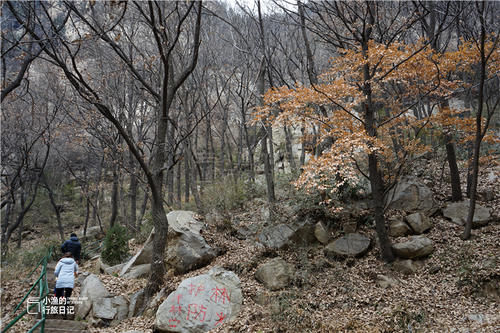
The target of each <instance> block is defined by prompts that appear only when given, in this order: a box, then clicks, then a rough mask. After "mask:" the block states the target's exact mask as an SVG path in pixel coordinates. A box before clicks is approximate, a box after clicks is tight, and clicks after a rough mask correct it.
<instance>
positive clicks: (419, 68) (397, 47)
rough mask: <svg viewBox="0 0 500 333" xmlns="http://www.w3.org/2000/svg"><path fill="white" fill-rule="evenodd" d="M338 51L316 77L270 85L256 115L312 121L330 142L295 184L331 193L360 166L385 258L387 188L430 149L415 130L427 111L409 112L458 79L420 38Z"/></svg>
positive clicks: (370, 42) (263, 118)
mask: <svg viewBox="0 0 500 333" xmlns="http://www.w3.org/2000/svg"><path fill="white" fill-rule="evenodd" d="M338 51H339V53H340V55H339V56H337V57H335V58H333V59H332V61H331V68H330V70H329V71H327V72H326V73H324V74H323V75H321V76H320V82H318V84H315V85H312V86H310V87H306V86H303V85H300V84H297V85H296V86H295V87H294V88H287V87H281V88H273V89H271V90H269V91H268V92H267V93H266V94H265V96H264V98H265V107H263V108H261V109H259V110H258V111H257V112H256V113H255V119H257V120H259V121H270V122H272V123H273V124H274V125H280V124H295V123H298V122H299V123H301V124H303V126H305V127H309V128H313V127H314V128H315V129H316V131H317V135H318V139H319V140H318V141H319V142H325V141H329V142H332V143H331V144H330V147H329V148H328V149H326V150H325V151H324V152H323V154H321V155H320V156H318V157H312V158H311V160H310V162H309V163H308V164H307V165H306V166H305V167H304V171H303V173H302V174H301V175H300V177H299V179H298V180H297V182H296V185H297V186H300V187H303V188H305V189H306V190H311V189H320V190H323V191H326V192H328V193H331V194H335V192H337V191H338V189H339V188H340V187H342V186H343V185H344V184H346V183H356V182H358V181H359V176H360V173H361V174H363V175H365V176H366V177H367V178H368V179H369V181H370V185H371V191H372V198H373V207H374V216H375V225H376V231H377V236H378V238H379V244H380V246H381V252H382V257H383V259H384V260H386V261H389V262H390V261H392V260H394V255H393V253H392V248H391V242H390V240H389V238H388V236H387V232H386V224H385V216H384V214H385V204H386V200H385V199H386V197H387V193H388V192H389V190H390V188H391V187H392V186H393V185H394V184H395V182H396V181H397V178H398V176H399V175H401V174H402V173H403V171H404V169H405V168H406V167H408V161H409V160H410V159H411V158H413V157H414V156H417V155H420V154H422V153H423V152H425V151H426V150H428V147H426V146H425V145H424V144H423V143H422V142H421V140H420V138H419V135H420V134H421V130H422V129H423V128H424V127H425V126H426V125H428V123H429V122H430V117H427V118H416V117H414V115H413V108H414V107H415V106H416V105H417V104H418V103H419V102H420V101H421V100H422V99H424V98H425V99H427V100H441V99H442V98H443V97H444V96H447V94H448V93H449V92H450V91H452V90H454V89H456V88H457V86H458V83H457V82H454V81H452V80H447V79H446V77H447V72H446V71H443V70H442V69H441V68H444V69H445V70H447V69H448V67H449V66H448V65H447V64H448V61H449V57H446V56H444V55H440V54H436V53H435V51H434V50H433V49H432V48H431V47H430V46H429V43H428V42H427V41H424V40H421V41H418V42H416V43H414V44H405V43H402V42H392V43H390V44H389V45H387V44H382V43H377V42H375V41H374V40H361V41H360V42H359V43H357V44H356V45H355V46H353V47H351V48H349V49H340V50H338ZM320 108H321V112H320V111H319V109H320ZM276 110H279V111H280V112H275V111H276ZM335 208H338V207H335Z"/></svg>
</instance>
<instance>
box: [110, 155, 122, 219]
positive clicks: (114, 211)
mask: <svg viewBox="0 0 500 333" xmlns="http://www.w3.org/2000/svg"><path fill="white" fill-rule="evenodd" d="M117 169H118V164H117V163H114V165H113V186H112V189H111V217H110V218H109V227H110V228H112V227H113V226H114V225H115V222H116V218H117V216H118V201H119V200H118V195H119V194H118V188H119V186H120V180H119V177H120V176H119V174H118V170H117Z"/></svg>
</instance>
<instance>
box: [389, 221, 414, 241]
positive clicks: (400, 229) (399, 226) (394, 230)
mask: <svg viewBox="0 0 500 333" xmlns="http://www.w3.org/2000/svg"><path fill="white" fill-rule="evenodd" d="M410 233H411V229H410V227H409V226H408V224H406V223H405V222H404V221H402V220H400V219H396V218H393V219H390V220H389V235H391V236H392V237H401V236H406V235H409V234H410Z"/></svg>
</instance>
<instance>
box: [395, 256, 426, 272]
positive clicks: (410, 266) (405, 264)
mask: <svg viewBox="0 0 500 333" xmlns="http://www.w3.org/2000/svg"><path fill="white" fill-rule="evenodd" d="M420 267H421V264H420V263H417V262H415V261H413V260H411V259H406V260H396V261H395V262H394V263H393V264H392V268H394V270H395V271H398V272H401V273H403V274H408V275H409V274H414V273H416V272H417V271H418V270H419V269H420Z"/></svg>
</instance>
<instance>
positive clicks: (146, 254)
mask: <svg viewBox="0 0 500 333" xmlns="http://www.w3.org/2000/svg"><path fill="white" fill-rule="evenodd" d="M154 237H155V229H154V228H153V230H151V233H150V234H149V236H148V239H147V240H146V242H145V243H144V246H143V247H142V248H141V249H140V250H139V252H137V253H136V254H135V255H134V256H133V257H132V258H131V259H130V260H129V261H128V262H127V263H125V264H124V265H123V267H122V268H121V270H120V274H119V275H120V276H123V275H125V274H127V272H128V271H129V270H130V268H132V266H137V265H141V264H149V263H151V259H152V257H153V239H154Z"/></svg>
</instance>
